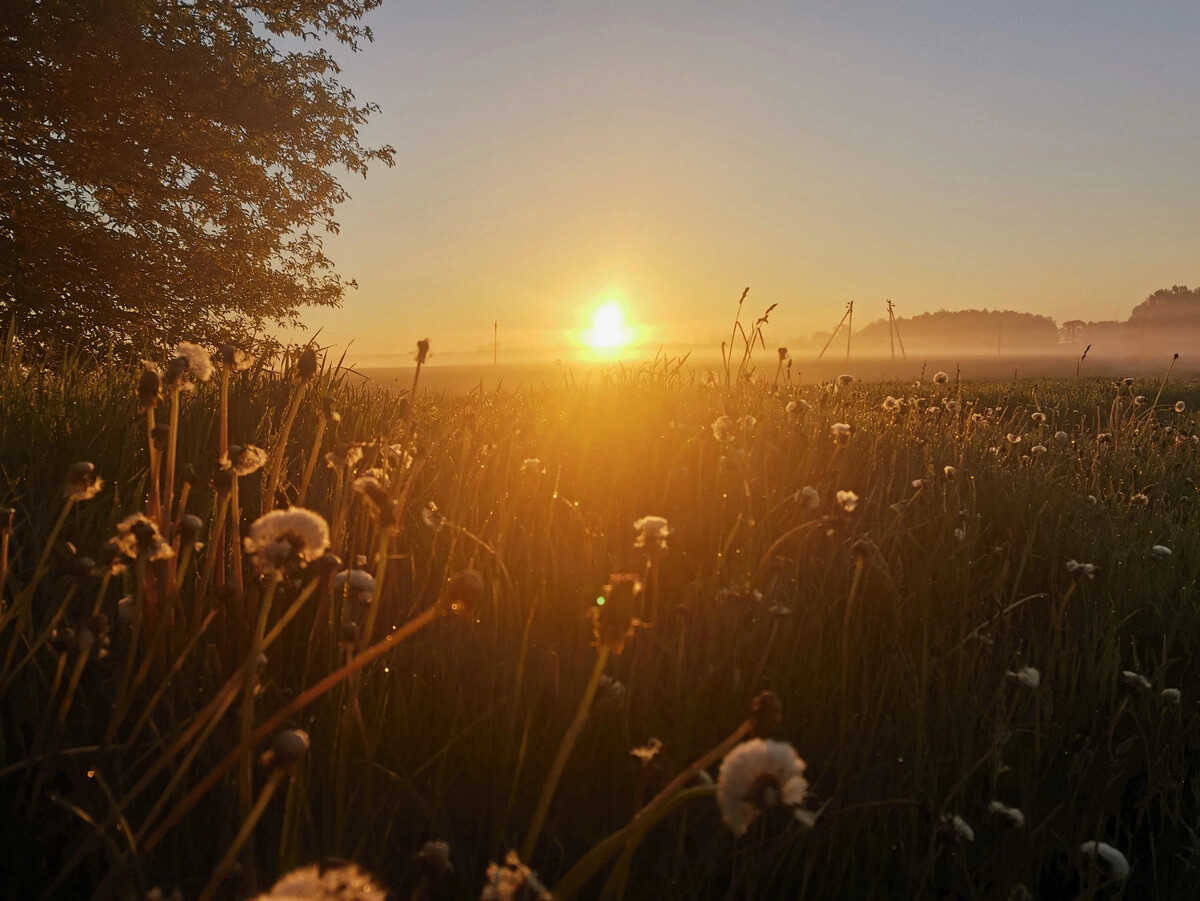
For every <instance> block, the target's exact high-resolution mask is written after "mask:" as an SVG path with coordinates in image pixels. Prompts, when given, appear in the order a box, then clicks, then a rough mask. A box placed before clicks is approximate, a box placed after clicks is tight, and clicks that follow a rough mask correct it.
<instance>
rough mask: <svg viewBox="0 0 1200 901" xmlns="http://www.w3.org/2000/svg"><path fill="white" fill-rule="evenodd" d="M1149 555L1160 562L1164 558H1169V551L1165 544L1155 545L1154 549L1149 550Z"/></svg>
mask: <svg viewBox="0 0 1200 901" xmlns="http://www.w3.org/2000/svg"><path fill="white" fill-rule="evenodd" d="M1150 553H1152V554H1153V555H1154V556H1155V557H1158V558H1159V559H1160V560H1161V559H1163V558H1165V557H1170V556H1171V549H1170V548H1169V547H1167V546H1166V545H1165V544H1156V545H1154V547H1152V548H1150Z"/></svg>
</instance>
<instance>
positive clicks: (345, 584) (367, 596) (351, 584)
mask: <svg viewBox="0 0 1200 901" xmlns="http://www.w3.org/2000/svg"><path fill="white" fill-rule="evenodd" d="M333 590H334V591H335V592H336V593H337V594H341V593H342V592H345V593H346V597H348V598H349V599H350V600H352V601H358V602H359V603H363V604H365V603H367V602H368V601H370V600H371V598H372V596H373V595H374V593H375V577H374V576H373V575H371V574H370V573H369V572H367V571H366V570H365V569H348V570H346V571H345V572H340V573H338V574H337V575H336V576H334V577H333Z"/></svg>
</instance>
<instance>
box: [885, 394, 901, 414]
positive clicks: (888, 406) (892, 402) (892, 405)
mask: <svg viewBox="0 0 1200 901" xmlns="http://www.w3.org/2000/svg"><path fill="white" fill-rule="evenodd" d="M883 408H884V409H885V410H887V411H888V412H891V413H894V412H895V411H896V410H899V409H900V401H898V400H896V398H894V397H892V396H891V395H890V394H889V395H888V396H887V397H885V398H884V399H883Z"/></svg>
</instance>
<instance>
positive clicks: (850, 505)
mask: <svg viewBox="0 0 1200 901" xmlns="http://www.w3.org/2000/svg"><path fill="white" fill-rule="evenodd" d="M836 496H837V502H838V506H840V507H841V508H842V509H843V510H845V511H846V512H847V513H853V512H854V508H855V507H857V506H858V495H857V494H855V493H854V492H853V491H839V492H838V493H837V495H836Z"/></svg>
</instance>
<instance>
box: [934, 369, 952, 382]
mask: <svg viewBox="0 0 1200 901" xmlns="http://www.w3.org/2000/svg"><path fill="white" fill-rule="evenodd" d="M933 381H934V383H935V384H937V385H944V384H946V382H948V381H950V376H949V375H947V374H946V373H944V372H941V371H939V372H935V373H934V374H933Z"/></svg>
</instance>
